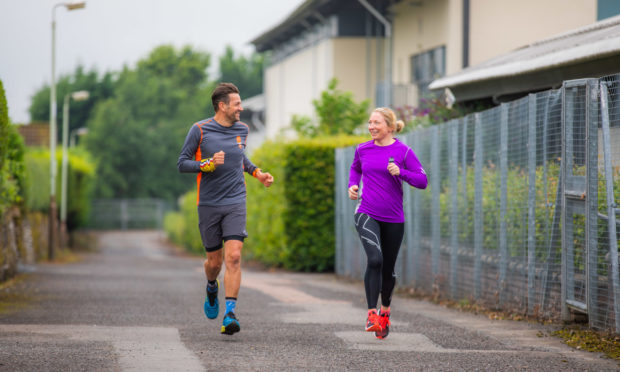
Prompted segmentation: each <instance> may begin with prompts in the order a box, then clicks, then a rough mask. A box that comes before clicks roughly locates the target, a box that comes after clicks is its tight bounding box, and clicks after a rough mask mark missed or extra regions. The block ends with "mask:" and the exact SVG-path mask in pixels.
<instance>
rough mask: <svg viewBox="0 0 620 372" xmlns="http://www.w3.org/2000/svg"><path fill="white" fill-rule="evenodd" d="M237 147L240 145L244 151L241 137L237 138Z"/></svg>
mask: <svg viewBox="0 0 620 372" xmlns="http://www.w3.org/2000/svg"><path fill="white" fill-rule="evenodd" d="M237 145H239V148H240V149H242V148H243V147H242V146H241V137H240V136H237Z"/></svg>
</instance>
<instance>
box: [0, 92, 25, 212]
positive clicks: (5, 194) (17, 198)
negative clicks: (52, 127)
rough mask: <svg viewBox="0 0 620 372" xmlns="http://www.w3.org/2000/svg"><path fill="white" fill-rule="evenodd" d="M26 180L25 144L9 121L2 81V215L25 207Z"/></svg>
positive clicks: (0, 208)
mask: <svg viewBox="0 0 620 372" xmlns="http://www.w3.org/2000/svg"><path fill="white" fill-rule="evenodd" d="M24 178H25V176H24V143H23V140H22V138H21V136H20V135H19V133H18V132H17V128H16V127H15V126H14V125H12V124H11V123H10V121H9V115H8V107H7V104H6V98H5V94H4V87H3V84H2V81H0V215H2V214H3V213H4V211H5V210H6V209H7V208H9V207H10V206H12V205H21V206H23V204H22V202H23V189H24Z"/></svg>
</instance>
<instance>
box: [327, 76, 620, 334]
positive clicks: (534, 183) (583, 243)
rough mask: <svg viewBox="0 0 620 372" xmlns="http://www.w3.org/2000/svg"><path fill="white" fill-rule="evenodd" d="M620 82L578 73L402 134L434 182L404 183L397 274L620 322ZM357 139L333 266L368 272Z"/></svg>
mask: <svg viewBox="0 0 620 372" xmlns="http://www.w3.org/2000/svg"><path fill="white" fill-rule="evenodd" d="M619 85H620V75H616V76H610V77H606V78H602V79H600V80H598V79H583V80H574V81H568V82H565V84H564V85H563V87H562V88H561V89H558V90H550V91H545V92H540V93H536V94H530V95H529V96H527V97H524V98H522V99H520V100H517V101H514V102H509V103H504V104H502V105H501V106H499V107H496V108H493V109H490V110H487V111H484V112H480V113H476V114H471V115H468V116H466V117H464V118H460V119H455V120H452V121H450V122H447V123H443V124H441V125H436V126H433V127H430V128H425V129H421V130H417V131H415V132H412V133H408V134H406V135H404V136H402V137H401V140H402V141H404V142H405V143H407V144H408V145H409V146H410V147H411V148H412V149H413V150H414V151H415V153H416V154H417V155H418V158H419V159H420V161H421V162H422V164H423V165H424V167H425V170H426V171H427V174H428V177H429V187H428V188H427V189H426V190H417V189H414V188H410V187H404V200H405V214H406V217H405V219H406V223H405V228H406V232H405V239H404V242H403V246H402V248H401V253H400V255H399V261H398V262H397V269H396V270H397V275H398V276H399V280H398V284H399V285H402V286H410V287H415V288H417V289H419V290H421V291H425V292H427V293H436V294H439V295H440V296H443V297H444V298H451V299H454V300H463V299H466V300H469V301H473V302H476V303H480V304H485V305H487V306H490V307H493V308H499V309H503V310H507V311H514V312H518V313H526V314H529V315H532V316H537V317H540V318H546V319H555V320H560V319H565V320H566V319H569V318H570V317H571V316H572V314H573V313H575V312H581V313H586V314H587V315H588V319H589V323H590V326H591V327H592V328H595V329H605V330H614V331H616V332H620V306H619V305H620V278H619V277H618V275H619V274H618V258H617V250H618V247H617V246H618V244H617V243H618V228H617V227H616V226H617V218H616V216H615V214H616V213H618V204H617V202H616V201H617V200H620V94H619V89H618V87H619ZM354 150H355V148H354V147H349V148H342V149H338V150H336V170H337V174H336V264H335V267H336V272H337V274H340V275H345V276H351V277H356V278H362V277H363V275H364V271H365V263H366V257H365V254H364V251H363V249H362V248H361V244H360V242H359V238H358V237H357V233H356V231H355V227H354V224H353V221H352V218H353V214H354V209H355V205H356V202H354V201H351V200H349V199H348V197H347V192H346V190H347V183H348V173H349V172H348V170H349V167H350V164H351V162H352V160H353V155H354ZM405 186H406V185H405ZM362 192H363V191H362Z"/></svg>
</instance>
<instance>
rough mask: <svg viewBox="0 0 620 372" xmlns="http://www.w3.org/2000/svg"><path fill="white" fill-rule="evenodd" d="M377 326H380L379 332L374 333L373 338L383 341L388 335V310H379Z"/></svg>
mask: <svg viewBox="0 0 620 372" xmlns="http://www.w3.org/2000/svg"><path fill="white" fill-rule="evenodd" d="M379 325H380V326H381V330H379V331H376V332H375V337H377V338H378V339H380V340H383V339H384V338H386V337H387V336H388V334H390V310H389V309H388V311H386V312H384V311H383V310H381V312H379Z"/></svg>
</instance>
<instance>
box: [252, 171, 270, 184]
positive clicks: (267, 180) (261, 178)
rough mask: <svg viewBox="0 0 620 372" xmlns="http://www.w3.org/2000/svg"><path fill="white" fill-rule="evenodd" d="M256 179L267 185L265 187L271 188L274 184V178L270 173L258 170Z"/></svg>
mask: <svg viewBox="0 0 620 372" xmlns="http://www.w3.org/2000/svg"><path fill="white" fill-rule="evenodd" d="M256 178H257V179H258V180H259V181H260V182H261V183H262V184H263V185H265V187H269V186H271V184H272V183H273V176H272V175H271V174H269V172H266V173H263V172H262V171H260V170H258V171H257V172H256Z"/></svg>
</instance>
